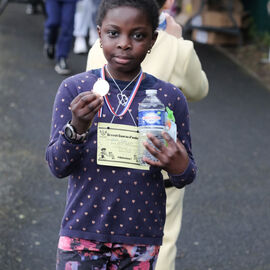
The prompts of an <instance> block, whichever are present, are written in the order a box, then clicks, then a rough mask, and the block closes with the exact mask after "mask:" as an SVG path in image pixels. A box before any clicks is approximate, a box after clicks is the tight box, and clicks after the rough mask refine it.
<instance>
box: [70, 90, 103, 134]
mask: <svg viewBox="0 0 270 270" xmlns="http://www.w3.org/2000/svg"><path fill="white" fill-rule="evenodd" d="M103 103H104V101H103V97H101V96H100V95H98V94H94V93H93V92H91V91H86V92H83V93H80V94H79V95H78V96H76V97H75V98H74V99H73V100H72V102H71V104H70V107H71V113H72V120H71V125H72V126H74V128H75V129H76V131H77V133H78V134H82V133H85V132H86V131H87V130H88V129H89V127H90V126H91V124H92V121H93V119H94V117H95V114H96V113H97V112H98V110H99V109H100V108H101V107H102V106H103Z"/></svg>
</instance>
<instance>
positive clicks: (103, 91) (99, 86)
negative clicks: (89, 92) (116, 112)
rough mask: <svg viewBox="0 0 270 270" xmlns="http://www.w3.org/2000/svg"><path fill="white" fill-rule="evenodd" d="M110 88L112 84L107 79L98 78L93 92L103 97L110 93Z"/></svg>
mask: <svg viewBox="0 0 270 270" xmlns="http://www.w3.org/2000/svg"><path fill="white" fill-rule="evenodd" d="M109 88H110V85H109V83H108V82H107V81H106V80H103V79H98V80H97V81H96V82H95V84H94V86H93V92H94V93H96V94H99V95H100V96H102V97H103V96H106V95H107V94H108V92H109Z"/></svg>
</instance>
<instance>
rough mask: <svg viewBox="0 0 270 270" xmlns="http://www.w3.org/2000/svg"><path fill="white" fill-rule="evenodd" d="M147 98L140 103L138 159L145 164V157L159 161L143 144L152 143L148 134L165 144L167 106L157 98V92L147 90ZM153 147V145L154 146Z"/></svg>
mask: <svg viewBox="0 0 270 270" xmlns="http://www.w3.org/2000/svg"><path fill="white" fill-rule="evenodd" d="M145 92H146V97H145V98H144V99H143V101H142V102H141V103H139V109H138V114H139V150H138V151H139V153H138V159H139V162H140V163H141V164H145V162H144V161H143V160H142V158H143V157H144V156H145V157H147V158H150V159H152V160H157V159H156V158H155V157H154V156H152V155H151V154H150V153H149V152H148V151H147V150H146V148H145V147H144V145H143V142H145V141H147V142H148V143H149V144H151V145H152V142H151V141H150V140H149V139H148V138H147V136H146V135H147V133H152V134H153V135H154V136H156V137H157V138H158V139H159V140H161V141H162V142H163V143H164V139H163V137H162V132H163V131H164V130H165V106H164V104H163V103H162V102H161V101H160V100H159V99H158V97H157V90H154V89H149V90H146V91H145ZM152 146H153V145H152Z"/></svg>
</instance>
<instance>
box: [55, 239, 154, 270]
mask: <svg viewBox="0 0 270 270" xmlns="http://www.w3.org/2000/svg"><path fill="white" fill-rule="evenodd" d="M158 252H159V246H150V245H125V244H113V243H103V242H96V241H89V240H84V239H78V238H69V237H65V236H61V237H60V239H59V243H58V249H57V261H56V270H154V269H155V264H156V261H157V256H158Z"/></svg>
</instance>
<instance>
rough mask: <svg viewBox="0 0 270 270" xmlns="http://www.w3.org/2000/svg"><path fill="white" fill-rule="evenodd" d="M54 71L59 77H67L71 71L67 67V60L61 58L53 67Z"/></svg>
mask: <svg viewBox="0 0 270 270" xmlns="http://www.w3.org/2000/svg"><path fill="white" fill-rule="evenodd" d="M54 69H55V71H56V72H57V73H58V74H60V75H68V74H70V73H71V70H70V69H69V67H68V64H67V60H66V58H64V57H61V58H60V59H59V60H58V62H57V63H56V65H55V67H54Z"/></svg>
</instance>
